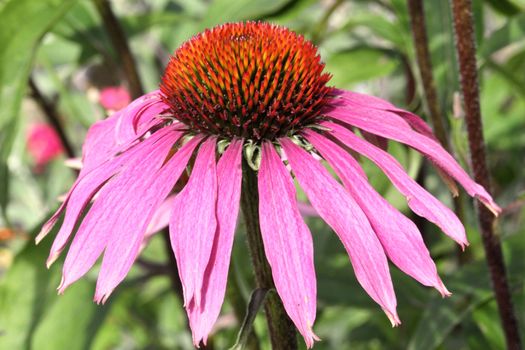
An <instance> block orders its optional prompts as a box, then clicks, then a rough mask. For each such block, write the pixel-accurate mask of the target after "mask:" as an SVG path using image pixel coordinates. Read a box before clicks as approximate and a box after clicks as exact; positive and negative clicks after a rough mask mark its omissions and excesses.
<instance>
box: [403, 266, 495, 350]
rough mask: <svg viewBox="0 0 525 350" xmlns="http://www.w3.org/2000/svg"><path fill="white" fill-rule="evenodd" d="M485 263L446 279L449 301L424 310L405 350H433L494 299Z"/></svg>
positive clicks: (432, 303)
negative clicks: (450, 294) (449, 295)
mask: <svg viewBox="0 0 525 350" xmlns="http://www.w3.org/2000/svg"><path fill="white" fill-rule="evenodd" d="M487 275H488V271H487V268H486V266H485V263H484V262H483V261H482V262H479V263H476V264H473V265H472V266H470V267H469V268H468V269H467V268H464V269H463V270H462V271H461V273H456V274H454V277H453V278H450V279H448V281H447V285H448V287H449V288H450V290H451V291H452V292H453V293H454V294H453V296H452V298H440V297H435V298H433V299H432V300H431V301H430V302H429V303H428V305H426V307H425V311H424V313H423V315H422V317H421V319H420V320H419V323H418V327H417V328H416V330H415V332H414V334H413V336H412V338H411V340H410V343H409V346H408V349H409V350H417V349H428V350H432V349H436V348H438V347H439V346H440V345H441V344H442V343H443V342H444V341H445V340H446V339H447V337H448V336H449V335H450V334H451V333H452V332H453V330H454V328H455V327H456V326H457V325H459V324H460V323H462V322H463V321H464V320H465V319H466V318H467V317H468V316H470V315H471V314H472V312H473V311H475V310H476V309H477V308H479V307H481V306H482V305H484V304H485V303H487V302H488V301H490V300H492V299H493V298H494V295H493V294H492V291H491V289H490V283H489V281H488V279H487Z"/></svg>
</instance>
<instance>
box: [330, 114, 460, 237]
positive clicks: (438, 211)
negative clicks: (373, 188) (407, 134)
mask: <svg viewBox="0 0 525 350" xmlns="http://www.w3.org/2000/svg"><path fill="white" fill-rule="evenodd" d="M323 126H325V127H327V128H329V129H331V130H332V134H333V135H334V136H335V137H336V138H337V139H339V140H340V141H341V142H343V143H344V144H345V145H346V146H347V147H349V148H351V149H353V150H354V151H356V152H358V153H360V154H362V155H364V156H365V157H367V158H370V160H372V161H373V162H374V163H375V164H376V165H377V166H378V167H379V168H381V169H382V170H383V172H384V173H385V174H386V176H388V178H389V179H390V181H392V183H393V184H394V186H396V188H397V189H398V190H399V192H401V193H402V194H403V195H404V196H405V197H406V198H407V202H408V205H409V206H410V208H411V209H412V210H413V211H414V212H415V213H416V214H418V215H420V216H422V217H424V218H426V219H427V220H429V221H431V222H433V223H434V224H436V225H437V226H439V228H441V230H442V231H443V232H444V233H445V234H447V235H448V236H450V237H451V238H452V239H453V240H455V241H456V242H458V243H459V244H460V245H462V246H465V245H468V242H467V237H466V235H465V228H464V227H463V225H462V224H461V222H460V221H459V220H458V218H457V217H456V215H455V214H454V213H453V212H452V211H451V210H450V209H449V208H447V207H446V206H445V205H444V204H443V203H441V202H440V201H439V200H437V199H436V198H435V197H434V196H432V195H431V194H430V193H428V192H427V190H425V189H424V188H423V187H421V186H420V185H419V184H418V183H417V182H416V181H414V180H413V179H412V178H411V177H410V176H408V174H407V173H406V172H405V170H404V169H403V167H402V166H401V164H399V163H398V161H397V160H396V159H395V158H394V157H392V156H391V155H390V154H388V153H386V152H384V151H382V150H381V149H379V148H377V147H375V146H374V145H372V144H370V143H368V142H366V141H365V140H363V139H361V138H359V137H358V136H357V135H355V134H354V133H353V132H351V131H350V130H348V129H346V128H345V127H343V126H341V125H338V124H335V123H323Z"/></svg>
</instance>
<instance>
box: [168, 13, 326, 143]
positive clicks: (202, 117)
mask: <svg viewBox="0 0 525 350" xmlns="http://www.w3.org/2000/svg"><path fill="white" fill-rule="evenodd" d="M323 69H324V64H323V63H322V62H321V58H320V56H319V54H318V52H317V48H316V47H315V46H314V45H313V44H312V43H310V42H309V41H307V40H306V39H305V38H304V37H302V36H300V35H298V34H296V33H294V32H292V31H290V30H289V29H287V28H284V27H280V26H277V25H272V24H268V23H259V22H246V23H230V24H224V25H221V26H218V27H215V28H213V29H209V30H206V31H205V32H203V33H201V34H198V35H197V36H195V37H193V38H192V39H191V40H189V41H187V42H186V43H185V44H183V45H182V46H181V47H180V48H179V49H178V50H177V51H176V52H175V53H174V55H173V57H172V58H171V60H170V62H169V64H168V66H167V67H166V71H165V73H164V76H163V78H162V83H161V86H160V89H161V91H162V93H163V95H164V96H163V99H164V101H165V102H166V103H167V104H168V105H169V106H170V111H169V112H170V113H171V114H173V116H174V118H176V119H178V120H179V121H181V122H183V123H184V124H185V125H187V126H188V128H189V129H190V130H193V131H195V132H203V133H208V134H214V135H218V136H220V137H224V138H233V137H235V136H238V137H243V138H246V139H250V140H253V141H255V142H257V141H260V140H262V139H267V140H274V139H276V138H278V137H282V136H286V135H290V134H293V133H294V132H295V131H297V130H300V129H302V128H303V127H305V126H307V125H309V124H313V123H315V122H316V121H317V120H318V119H319V118H320V117H321V113H320V110H321V108H322V107H323V106H324V105H326V103H327V102H328V101H329V100H330V99H331V96H332V88H330V87H328V86H326V84H327V82H328V81H329V80H330V75H329V74H327V73H323Z"/></svg>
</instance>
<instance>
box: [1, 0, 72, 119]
mask: <svg viewBox="0 0 525 350" xmlns="http://www.w3.org/2000/svg"><path fill="white" fill-rule="evenodd" d="M75 2H76V0H64V1H62V0H40V1H34V0H8V1H4V2H3V4H2V5H1V8H0V18H2V21H0V42H1V43H2V51H0V106H2V108H1V109H0V128H2V127H3V126H5V125H6V124H7V123H9V122H10V121H11V120H12V119H15V118H16V117H17V114H18V110H19V108H20V103H21V101H22V97H23V94H24V92H25V87H26V84H27V78H28V76H29V73H30V71H31V64H32V61H33V56H34V52H35V49H36V47H37V46H38V44H39V42H40V39H41V38H42V37H43V35H44V34H45V33H46V32H47V31H48V30H49V29H50V28H51V27H52V26H53V24H54V23H55V22H56V21H57V20H59V19H60V18H61V17H62V16H63V15H64V14H65V13H66V11H67V10H68V9H69V8H70V7H71V6H72V5H73V4H74V3H75ZM28 18H30V19H31V20H30V21H28V20H27V19H28Z"/></svg>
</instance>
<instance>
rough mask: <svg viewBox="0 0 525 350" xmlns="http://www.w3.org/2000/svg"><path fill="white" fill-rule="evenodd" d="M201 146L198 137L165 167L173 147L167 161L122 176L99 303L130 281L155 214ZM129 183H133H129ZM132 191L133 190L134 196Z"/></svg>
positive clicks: (97, 295)
mask: <svg viewBox="0 0 525 350" xmlns="http://www.w3.org/2000/svg"><path fill="white" fill-rule="evenodd" d="M200 142H201V137H199V136H197V137H194V138H193V139H192V140H190V141H189V142H188V143H186V144H185V145H184V146H183V147H181V148H180V149H179V150H178V151H177V152H176V153H175V154H174V155H173V156H172V157H171V158H170V159H169V160H168V161H167V162H166V164H164V165H162V163H163V162H164V161H165V160H166V156H168V154H169V153H168V152H169V151H171V147H170V148H169V149H167V150H165V151H164V150H163V152H162V155H163V156H164V157H159V158H157V157H155V159H154V161H152V160H149V161H147V162H145V164H146V167H144V168H141V166H140V164H139V165H137V166H136V167H135V168H134V169H132V170H131V171H130V172H129V173H127V174H123V175H121V178H122V181H121V183H122V185H123V186H122V187H121V189H122V191H121V192H120V193H121V195H120V196H119V197H120V198H117V200H115V203H114V205H113V206H111V207H110V208H111V209H110V210H111V211H112V216H111V220H112V222H111V226H112V228H113V230H112V231H109V232H111V234H110V235H109V237H108V239H107V247H106V251H105V253H104V259H103V260H102V266H101V268H100V273H99V276H98V280H97V288H96V292H95V300H96V301H97V302H101V301H102V302H105V301H106V299H107V298H108V297H109V295H110V294H111V292H112V291H113V289H114V288H115V287H116V286H117V285H118V284H119V283H120V282H121V281H122V280H123V279H124V278H125V277H126V275H127V273H128V271H129V269H130V268H131V265H132V264H133V262H134V261H135V259H136V258H137V255H138V254H139V251H140V246H141V243H142V241H143V239H144V234H145V232H146V229H147V227H148V224H149V223H150V221H151V218H152V217H153V214H154V213H155V211H156V210H157V209H158V208H159V207H160V205H161V204H162V202H163V201H164V200H165V199H166V197H167V196H168V195H169V193H170V192H171V191H172V189H173V187H174V186H175V184H176V183H177V180H178V179H179V177H180V176H181V174H182V173H183V171H184V170H185V168H186V165H187V163H188V161H189V159H190V157H191V156H192V154H193V151H194V149H195V148H196V147H197V146H198V144H199V143H200ZM172 145H173V143H172ZM161 146H162V145H158V146H156V148H155V149H152V150H151V152H152V154H155V153H157V152H159V153H160V152H161V151H160V148H161ZM119 180H120V178H119ZM126 181H129V182H128V183H125V182H126ZM133 187H134V188H133ZM130 188H133V191H132V192H131V193H130ZM126 191H127V193H126ZM97 202H98V201H97ZM97 202H95V204H96V203H97Z"/></svg>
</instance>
